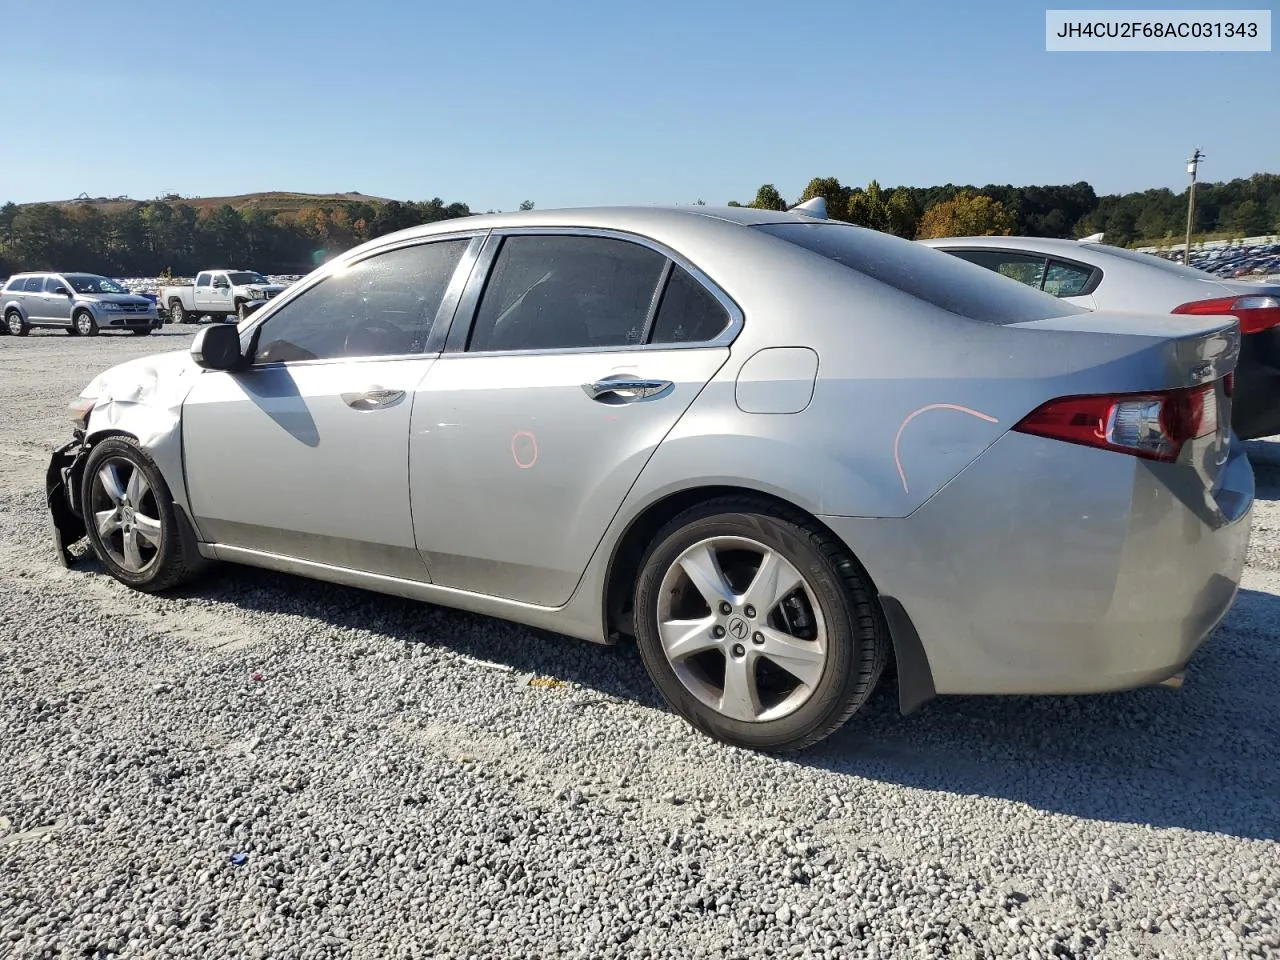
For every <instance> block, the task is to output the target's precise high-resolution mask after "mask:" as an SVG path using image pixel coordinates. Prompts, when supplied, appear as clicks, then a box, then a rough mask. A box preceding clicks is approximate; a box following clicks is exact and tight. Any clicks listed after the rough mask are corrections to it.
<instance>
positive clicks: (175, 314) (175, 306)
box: [169, 300, 191, 323]
mask: <svg viewBox="0 0 1280 960" xmlns="http://www.w3.org/2000/svg"><path fill="white" fill-rule="evenodd" d="M169 322H170V323H190V322H191V315H190V314H189V313H187V308H186V307H184V306H183V305H182V301H181V300H170V301H169Z"/></svg>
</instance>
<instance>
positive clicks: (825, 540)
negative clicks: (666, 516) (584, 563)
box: [635, 497, 889, 751]
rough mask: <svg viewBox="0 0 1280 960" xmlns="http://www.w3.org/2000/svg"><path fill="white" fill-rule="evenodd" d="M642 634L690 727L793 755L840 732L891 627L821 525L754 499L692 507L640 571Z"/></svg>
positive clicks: (665, 688)
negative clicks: (837, 731) (791, 752)
mask: <svg viewBox="0 0 1280 960" xmlns="http://www.w3.org/2000/svg"><path fill="white" fill-rule="evenodd" d="M635 618H636V635H637V640H638V643H639V648H640V654H641V656H642V658H643V659H644V662H645V666H646V667H648V669H649V673H650V675H651V676H652V677H653V679H654V682H655V683H656V684H657V686H658V689H659V690H660V691H661V692H662V695H663V697H664V698H665V699H666V701H667V702H668V703H669V704H670V705H671V707H672V708H673V709H674V710H675V711H676V712H677V713H679V714H680V715H681V716H683V717H684V718H685V719H686V720H688V721H689V722H690V723H691V724H693V726H695V727H696V728H698V729H699V730H701V731H703V732H704V733H707V734H709V735H710V736H712V737H715V738H716V739H718V740H723V741H725V742H727V743H732V744H735V745H737V746H741V747H747V748H749V749H755V750H768V751H786V750H798V749H802V748H804V747H807V746H810V745H812V744H814V743H817V742H818V741H819V740H822V739H823V738H825V737H827V736H829V735H830V734H832V733H833V732H835V731H836V730H837V729H839V728H840V726H842V725H843V724H844V723H845V721H847V720H848V719H849V717H851V716H852V715H853V714H854V713H855V712H857V710H858V709H859V708H860V707H861V706H862V705H863V704H864V703H865V702H866V700H867V698H868V697H869V696H870V695H871V692H872V690H873V689H874V688H875V685H876V681H877V680H878V679H879V678H880V674H881V672H882V671H883V669H884V665H885V660H886V658H887V654H888V643H889V641H888V632H887V629H886V628H885V626H884V621H883V618H882V616H881V614H880V612H879V609H878V607H877V606H876V604H875V601H874V598H873V591H872V588H871V585H870V583H869V582H868V580H867V578H866V575H865V574H864V573H863V572H862V570H861V569H860V567H859V566H858V564H857V563H856V562H855V561H854V560H853V558H852V557H851V556H849V554H848V552H847V551H845V550H844V548H843V547H842V546H841V545H840V544H839V543H838V542H837V541H836V540H835V539H834V538H833V537H832V536H831V535H830V534H829V533H827V532H826V531H824V530H822V529H821V528H820V527H818V526H817V525H816V524H814V523H812V522H811V521H809V520H808V519H807V518H805V517H803V516H801V515H799V514H790V513H789V512H788V511H785V510H779V509H778V508H777V507H775V506H773V505H772V504H769V503H767V502H763V501H757V500H754V499H751V498H737V497H731V498H724V499H720V500H715V501H712V502H709V503H706V504H703V505H701V506H698V507H695V508H693V509H691V510H688V511H686V512H685V513H683V514H681V515H680V516H678V517H676V518H675V519H674V520H672V521H671V522H670V523H669V524H667V526H666V527H664V528H663V529H662V530H661V531H659V533H658V535H657V536H656V537H655V538H654V542H653V546H652V547H651V549H650V551H649V554H648V555H647V557H646V558H645V561H644V563H643V564H642V566H641V572H640V576H639V582H638V584H637V587H636V599H635Z"/></svg>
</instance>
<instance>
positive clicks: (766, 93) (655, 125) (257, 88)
mask: <svg viewBox="0 0 1280 960" xmlns="http://www.w3.org/2000/svg"><path fill="white" fill-rule="evenodd" d="M1048 5H1050V6H1053V7H1055V8H1057V7H1068V8H1070V7H1071V6H1072V5H1071V4H1065V3H1057V2H1055V3H1052V4H1048ZM1134 5H1136V4H1134ZM1157 5H1158V6H1161V7H1164V8H1182V7H1197V6H1199V7H1204V6H1206V5H1207V4H1206V2H1205V0H1201V2H1200V3H1199V4H1194V3H1193V4H1178V3H1172V2H1168V0H1165V2H1164V3H1162V4H1152V6H1157ZM1249 5H1250V4H1248V3H1241V4H1235V5H1233V6H1249ZM1260 5H1261V4H1258V3H1254V4H1253V6H1255V7H1256V6H1260ZM4 6H5V7H6V9H5V13H4V15H3V18H2V19H3V24H2V29H3V33H4V34H5V35H6V39H7V43H6V47H7V49H8V50H9V51H10V57H9V59H8V61H7V62H8V66H7V67H6V77H5V83H4V84H3V88H2V89H0V104H3V108H4V115H5V116H6V117H7V118H9V123H8V124H6V126H7V127H8V131H7V134H9V135H13V136H15V137H17V138H18V139H17V141H16V142H10V143H8V144H5V145H4V149H3V154H2V156H3V160H0V202H2V201H4V200H16V201H19V202H26V201H32V200H53V199H66V198H69V197H73V196H75V195H77V194H79V193H81V192H87V193H89V194H90V195H95V196H96V195H117V194H127V195H129V196H133V197H135V198H140V199H142V198H149V197H153V196H156V195H157V194H161V193H165V192H169V191H174V192H178V193H182V194H186V195H200V196H217V195H223V194H235V193H243V192H250V191H256V190H300V191H307V192H336V191H346V190H359V191H361V192H363V193H366V194H371V195H378V196H386V197H395V198H397V199H429V198H431V197H435V196H439V197H441V198H443V199H444V200H445V201H446V202H448V201H454V200H461V201H463V202H466V203H468V204H470V205H471V207H472V208H473V209H485V208H489V207H494V208H500V209H511V208H513V207H515V206H516V205H517V204H518V203H519V202H520V201H521V200H525V199H531V200H534V201H535V202H536V203H537V205H538V206H539V207H543V208H546V207H553V206H579V205H583V204H593V203H691V202H693V201H694V200H697V199H699V198H701V199H703V200H705V201H707V202H708V203H711V204H718V203H724V202H726V201H728V200H733V199H736V200H740V201H742V202H746V201H748V200H750V199H751V198H752V197H753V196H754V194H755V190H756V188H757V187H758V186H759V185H760V184H761V183H765V182H772V183H774V184H776V185H777V187H778V189H779V190H781V191H782V193H783V195H784V196H786V197H788V198H794V197H795V195H796V194H797V193H798V192H799V191H800V190H801V189H803V187H804V185H805V183H806V182H807V181H808V180H809V178H810V177H814V176H836V177H839V178H840V179H841V180H842V181H843V182H845V183H854V184H862V183H865V182H866V181H867V180H869V179H871V178H877V179H879V181H880V182H881V183H882V184H886V185H887V184H899V183H906V184H911V185H920V186H923V185H931V184H939V183H946V182H948V181H950V182H954V183H976V184H983V183H1015V184H1026V183H1069V182H1074V181H1077V180H1088V181H1090V182H1091V183H1093V184H1094V186H1095V187H1096V188H1097V189H1098V190H1099V192H1115V191H1126V190H1134V189H1142V188H1146V187H1148V186H1169V187H1172V188H1175V189H1181V188H1182V187H1183V185H1184V184H1185V180H1186V176H1185V167H1184V163H1183V161H1184V159H1185V158H1186V157H1187V156H1188V154H1189V153H1190V151H1191V149H1192V148H1193V147H1194V146H1196V145H1197V144H1199V145H1200V146H1201V147H1202V148H1203V149H1204V151H1205V153H1206V154H1207V155H1208V160H1207V162H1206V163H1205V165H1204V166H1203V167H1202V170H1201V175H1202V177H1203V178H1204V179H1212V180H1217V179H1229V178H1231V177H1236V176H1247V175H1249V174H1250V173H1254V172H1258V171H1263V170H1266V171H1270V172H1276V171H1280V123H1278V122H1277V121H1276V118H1275V115H1274V110H1275V97H1276V93H1277V92H1278V91H1280V54H1277V53H1276V52H1275V51H1274V50H1273V52H1271V53H1248V54H1244V53H1235V54H1222V53H1204V54H1172V53H1109V54H1108V53H1047V52H1045V50H1044V31H1045V26H1044V16H1045V7H1046V4H1037V3H1029V2H1026V0H1019V2H991V3H984V4H981V5H978V4H970V3H955V2H936V3H928V2H918V3H912V2H887V3H866V2H863V3H853V2H849V0H841V2H828V0H791V2H788V3H776V2H775V3H760V2H755V0H738V2H720V0H714V2H713V0H701V2H700V0H684V2H669V0H645V2H643V3H641V2H632V0H597V2H555V3H550V2H539V0H525V2H512V0H486V2H471V3H467V2H431V0H421V2H417V3H415V2H413V0H401V2H399V3H391V2H382V0H364V2H361V3H350V2H345V3H332V2H328V0H260V2H257V3H248V2H244V0H223V2H222V3H219V4H217V5H213V6H207V7H204V8H203V11H204V12H201V13H199V14H189V13H187V12H185V11H184V10H183V9H182V8H183V6H184V5H182V4H174V3H172V2H155V0H133V2H130V0H121V2H118V3H114V4H107V3H102V2H101V0H45V2H44V3H41V4H35V3H8V4H5V5H4ZM1077 6H1082V7H1100V6H1105V4H1101V3H1085V4H1079V5H1077ZM1117 6H1122V5H1117ZM24 35H27V36H29V37H30V41H29V42H25V41H22V38H23V37H24ZM15 44H18V46H16V47H15ZM1273 45H1274V44H1273ZM15 51H20V56H18V57H17V58H16V59H15V57H14V53H15ZM19 116H20V117H21V118H22V119H21V123H20V124H18V123H15V121H16V118H17V117H19ZM7 138H8V137H7V136H6V139H7Z"/></svg>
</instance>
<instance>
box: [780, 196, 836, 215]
mask: <svg viewBox="0 0 1280 960" xmlns="http://www.w3.org/2000/svg"><path fill="white" fill-rule="evenodd" d="M787 212H788V213H798V214H800V215H801V216H802V217H812V218H813V219H814V220H826V219H827V201H826V200H824V199H823V198H822V197H814V198H813V199H811V200H806V201H805V202H804V203H797V204H796V205H795V206H794V207H791V208H789V209H788V210H787Z"/></svg>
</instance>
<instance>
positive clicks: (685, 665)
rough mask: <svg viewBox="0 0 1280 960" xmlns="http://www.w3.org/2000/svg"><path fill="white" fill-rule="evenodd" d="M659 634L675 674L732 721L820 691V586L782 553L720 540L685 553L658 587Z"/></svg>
mask: <svg viewBox="0 0 1280 960" xmlns="http://www.w3.org/2000/svg"><path fill="white" fill-rule="evenodd" d="M658 598H659V599H658V634H659V636H660V638H661V642H662V649H663V652H664V653H665V654H666V657H667V661H668V662H669V663H670V665H671V668H672V670H673V671H674V672H675V675H676V677H677V678H678V679H679V680H680V682H681V683H682V684H683V685H684V687H685V689H687V690H688V691H689V692H690V693H691V694H693V696H695V697H696V698H697V699H698V700H699V701H700V702H701V703H703V704H704V705H706V706H708V707H710V708H711V709H713V710H716V711H717V712H718V713H720V714H722V715H723V716H725V717H729V718H730V719H733V720H740V721H746V722H764V721H769V720H777V719H780V718H782V717H785V716H788V715H790V714H792V713H794V712H795V711H796V710H798V709H799V708H800V707H801V706H802V705H803V704H804V703H805V702H806V701H807V700H808V699H809V698H810V696H812V695H813V692H814V690H815V689H816V688H817V686H818V683H819V681H820V680H821V678H822V674H823V670H824V669H825V667H826V663H827V653H828V649H829V637H828V634H827V628H826V623H825V621H824V619H823V616H822V609H821V607H820V606H819V604H818V600H817V597H816V595H815V593H814V591H813V588H812V587H811V586H810V585H809V584H808V582H807V581H806V580H805V578H804V576H803V575H802V574H801V573H800V571H799V570H797V569H796V567H795V566H794V565H793V564H792V563H791V562H790V561H788V560H786V559H785V558H784V557H783V556H782V555H781V554H780V553H778V552H777V551H776V550H774V549H773V548H771V547H768V546H766V545H765V544H763V543H759V542H757V541H755V540H751V539H748V538H745V537H713V538H710V539H707V540H702V541H700V542H698V543H695V544H693V545H692V546H691V547H689V548H688V549H686V550H685V551H684V552H683V553H681V554H680V555H679V556H678V557H677V558H676V559H675V561H674V562H673V563H672V564H671V566H670V567H669V568H668V570H667V572H666V574H665V575H664V576H663V579H662V584H661V587H660V588H659V593H658Z"/></svg>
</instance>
